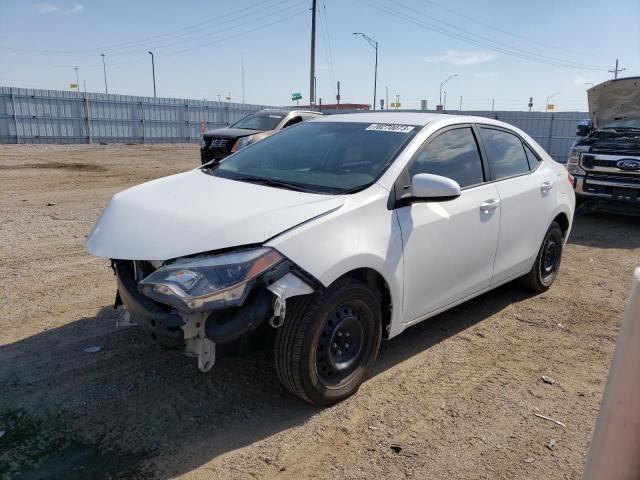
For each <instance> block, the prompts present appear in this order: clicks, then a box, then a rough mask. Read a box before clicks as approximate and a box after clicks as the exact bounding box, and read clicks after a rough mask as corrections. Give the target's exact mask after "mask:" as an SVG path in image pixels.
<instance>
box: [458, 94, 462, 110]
mask: <svg viewBox="0 0 640 480" xmlns="http://www.w3.org/2000/svg"><path fill="white" fill-rule="evenodd" d="M458 111H459V112H461V111H462V95H460V106H459V107H458Z"/></svg>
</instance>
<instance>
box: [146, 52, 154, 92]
mask: <svg viewBox="0 0 640 480" xmlns="http://www.w3.org/2000/svg"><path fill="white" fill-rule="evenodd" d="M148 53H149V55H151V73H153V98H156V64H155V62H154V61H153V52H148Z"/></svg>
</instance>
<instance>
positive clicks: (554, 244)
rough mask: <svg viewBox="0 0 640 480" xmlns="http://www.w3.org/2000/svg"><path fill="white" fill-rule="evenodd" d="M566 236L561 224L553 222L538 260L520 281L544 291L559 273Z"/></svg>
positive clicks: (533, 288)
mask: <svg viewBox="0 0 640 480" xmlns="http://www.w3.org/2000/svg"><path fill="white" fill-rule="evenodd" d="M563 244H564V237H563V235H562V229H561V228H560V225H558V224H557V223H556V222H553V223H552V224H551V226H550V227H549V230H547V233H546V235H545V236H544V240H543V241H542V245H541V247H540V250H539V251H538V256H537V257H536V261H535V262H534V264H533V267H531V270H530V271H529V273H527V274H526V275H525V276H524V277H521V278H520V283H521V284H522V285H524V286H525V287H527V288H530V289H531V290H535V291H537V292H544V291H545V290H547V289H548V288H549V287H550V286H551V284H552V283H553V281H554V280H555V279H556V276H557V275H558V270H559V269H560V260H561V258H562V246H563Z"/></svg>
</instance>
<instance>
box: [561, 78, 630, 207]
mask: <svg viewBox="0 0 640 480" xmlns="http://www.w3.org/2000/svg"><path fill="white" fill-rule="evenodd" d="M587 94H588V96H589V116H590V117H591V118H590V120H588V121H584V122H581V123H580V124H578V127H577V129H576V134H577V135H578V136H579V137H580V138H578V139H577V140H576V141H575V142H574V144H573V145H572V147H571V150H570V152H569V160H568V162H567V170H568V171H569V173H571V174H572V175H573V176H574V178H575V180H574V189H575V192H576V200H577V202H578V203H581V204H584V206H585V208H588V209H597V210H604V211H610V212H615V213H626V214H635V215H640V77H630V78H620V79H617V80H609V81H607V82H604V83H601V84H599V85H596V86H594V87H592V88H590V89H589V90H588V91H587Z"/></svg>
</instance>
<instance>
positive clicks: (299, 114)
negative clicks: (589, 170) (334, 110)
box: [200, 110, 322, 165]
mask: <svg viewBox="0 0 640 480" xmlns="http://www.w3.org/2000/svg"><path fill="white" fill-rule="evenodd" d="M320 115H322V113H320V112H313V111H300V110H293V111H289V110H260V111H259V112H256V113H252V114H251V115H249V116H247V117H244V118H243V119H242V120H240V121H239V122H236V123H234V124H233V125H231V126H229V127H225V128H217V129H215V130H211V131H209V132H205V133H204V134H203V135H202V139H201V140H200V159H201V161H202V164H203V165H204V164H205V163H208V162H210V161H212V160H216V161H219V160H222V159H223V158H225V157H227V156H229V155H231V154H232V153H233V152H237V151H238V150H241V149H242V148H244V147H247V146H249V145H251V144H253V143H256V142H258V141H260V140H262V139H263V138H267V137H268V136H270V135H273V134H274V133H276V132H278V131H280V130H282V129H283V128H287V127H290V126H291V125H295V124H296V123H300V122H304V121H306V120H312V119H314V118H317V117H318V116H320Z"/></svg>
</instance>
